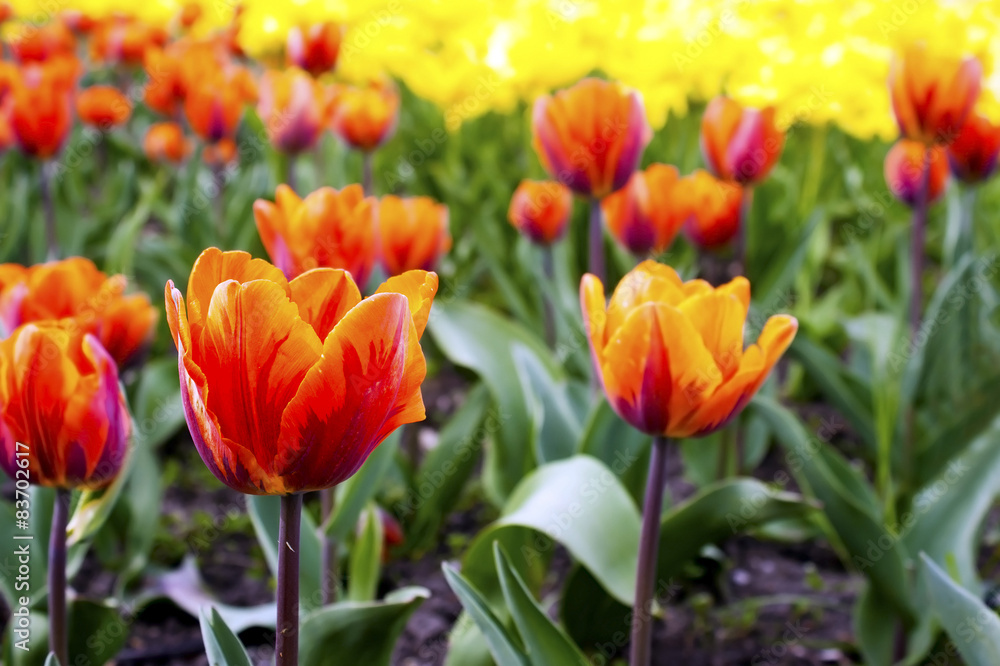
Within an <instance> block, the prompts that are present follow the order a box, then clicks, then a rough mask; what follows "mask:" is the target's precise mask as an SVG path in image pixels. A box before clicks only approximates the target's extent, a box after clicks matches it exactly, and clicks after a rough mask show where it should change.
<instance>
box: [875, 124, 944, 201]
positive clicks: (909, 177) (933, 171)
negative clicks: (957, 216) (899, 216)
mask: <svg viewBox="0 0 1000 666" xmlns="http://www.w3.org/2000/svg"><path fill="white" fill-rule="evenodd" d="M927 169H930V175H929V176H928V175H927ZM947 180H948V161H947V158H946V156H945V151H944V149H943V148H941V147H939V146H930V147H928V146H926V145H925V144H923V143H920V142H919V141H912V140H910V139H900V140H899V141H897V142H896V144H895V145H894V146H893V147H892V148H890V149H889V153H888V154H887V155H886V156H885V182H886V184H888V185H889V190H890V191H891V192H892V193H893V195H894V196H895V197H896V198H897V199H899V200H900V201H902V202H903V203H905V204H906V205H907V206H909V207H910V208H915V207H916V206H917V205H918V203H919V202H920V192H921V190H922V189H923V187H924V182H925V181H926V182H927V186H928V188H927V195H926V196H927V201H926V203H927V204H928V205H929V204H932V203H934V202H935V201H937V200H938V199H939V198H940V197H941V195H942V194H944V188H945V185H946V184H947Z"/></svg>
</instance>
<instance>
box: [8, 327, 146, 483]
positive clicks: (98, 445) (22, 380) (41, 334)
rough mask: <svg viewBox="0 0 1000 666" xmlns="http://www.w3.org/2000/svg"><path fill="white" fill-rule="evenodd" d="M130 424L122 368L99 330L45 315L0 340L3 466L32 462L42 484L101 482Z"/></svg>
mask: <svg viewBox="0 0 1000 666" xmlns="http://www.w3.org/2000/svg"><path fill="white" fill-rule="evenodd" d="M130 429H131V424H130V420H129V415H128V409H127V408H126V406H125V396H124V394H123V393H122V391H121V388H120V386H119V384H118V369H117V367H116V366H115V361H114V359H113V358H111V356H110V355H109V354H108V352H107V351H105V350H104V347H102V346H101V343H100V342H98V340H97V338H96V337H94V336H93V335H90V334H81V333H79V332H72V331H67V330H65V329H64V328H61V327H59V326H56V325H53V324H52V323H44V322H43V323H39V324H26V325H24V326H22V327H20V328H18V329H17V330H15V331H14V332H13V333H12V334H11V335H10V337H8V338H7V339H5V340H3V341H0V466H2V467H3V469H4V471H5V472H7V474H9V475H10V476H11V477H12V478H16V477H17V474H18V470H24V469H27V470H28V480H29V482H30V483H33V484H36V485H42V486H54V487H57V488H80V489H97V488H103V487H104V486H106V485H108V484H109V483H111V481H112V480H114V478H115V477H116V476H117V475H118V473H119V472H120V471H121V469H122V467H123V464H124V462H125V457H126V454H127V451H128V439H129V433H130ZM18 443H20V445H21V446H18ZM19 452H20V453H21V456H20V457H19V456H18V453H19ZM25 454H26V455H25ZM22 461H27V462H22Z"/></svg>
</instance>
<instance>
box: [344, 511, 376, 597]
mask: <svg viewBox="0 0 1000 666" xmlns="http://www.w3.org/2000/svg"><path fill="white" fill-rule="evenodd" d="M382 539H383V536H382V520H381V518H379V515H378V508H377V507H376V506H375V504H374V503H371V504H369V505H368V508H367V509H366V510H365V512H364V513H363V514H362V528H361V533H360V534H359V535H358V538H357V539H356V540H355V541H354V546H353V547H352V548H351V558H350V570H349V571H350V577H349V578H348V585H347V600H348V601H373V600H374V599H375V592H376V591H377V589H378V581H379V576H380V575H381V573H382Z"/></svg>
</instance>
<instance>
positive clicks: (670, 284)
mask: <svg viewBox="0 0 1000 666" xmlns="http://www.w3.org/2000/svg"><path fill="white" fill-rule="evenodd" d="M683 300H684V287H683V283H682V282H681V278H680V276H678V275H677V271H675V270H674V269H673V268H671V267H670V266H667V265H665V264H660V263H657V262H655V261H649V260H647V261H644V262H642V263H641V264H639V265H638V266H636V267H635V268H634V269H633V270H631V271H630V272H629V273H628V274H627V275H626V276H625V277H624V278H622V280H621V282H619V283H618V286H617V287H615V290H614V292H613V293H612V294H611V300H610V301H609V302H608V319H607V332H606V333H605V336H606V338H610V337H611V336H613V335H614V334H615V331H617V330H618V327H619V326H621V325H622V322H624V320H625V318H626V317H627V316H628V315H629V313H630V312H631V311H632V310H633V309H634V308H636V307H637V306H639V305H641V304H643V303H648V302H651V301H656V302H659V303H667V304H670V305H676V304H678V303H680V302H681V301H683Z"/></svg>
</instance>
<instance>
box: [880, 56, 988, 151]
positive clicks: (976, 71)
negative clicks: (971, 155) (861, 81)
mask: <svg viewBox="0 0 1000 666" xmlns="http://www.w3.org/2000/svg"><path fill="white" fill-rule="evenodd" d="M982 77H983V67H982V65H981V64H980V63H979V61H978V60H976V59H975V58H964V59H958V58H954V57H948V56H944V55H942V54H938V53H933V52H932V51H931V50H930V49H929V48H928V47H927V46H926V45H924V44H913V45H911V46H909V47H908V48H907V49H906V50H905V51H903V53H902V54H901V55H900V56H898V57H896V58H895V59H894V60H893V62H892V66H891V68H890V70H889V94H890V97H891V98H892V110H893V112H895V114H896V123H897V124H898V125H899V132H900V134H902V135H903V136H904V137H906V138H908V139H912V140H914V141H920V142H922V143H925V144H932V143H937V144H948V143H951V142H952V141H954V139H955V137H956V136H957V135H958V132H959V130H961V128H962V125H963V124H964V123H965V119H966V118H967V117H968V116H969V114H970V113H971V112H972V108H973V106H974V105H975V103H976V100H977V99H978V98H979V91H980V88H981V86H982Z"/></svg>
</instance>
